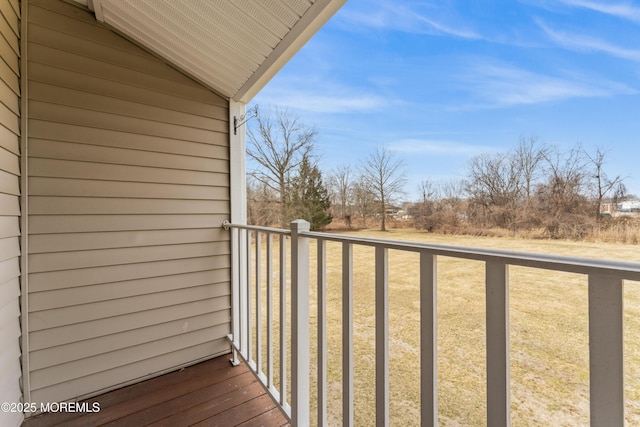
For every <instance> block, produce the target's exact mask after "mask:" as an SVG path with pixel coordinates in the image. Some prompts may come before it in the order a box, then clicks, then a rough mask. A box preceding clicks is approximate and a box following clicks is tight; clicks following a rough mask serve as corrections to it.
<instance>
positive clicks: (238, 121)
mask: <svg viewBox="0 0 640 427" xmlns="http://www.w3.org/2000/svg"><path fill="white" fill-rule="evenodd" d="M255 117H258V106H257V105H255V106H254V107H252V108H250V109H249V111H247V112H246V113H244V114H243V115H241V116H240V118H238V117H237V116H233V134H234V135H237V134H238V128H239V127H240V126H242V125H244V124H245V123H247V122H248V121H249V120H251V119H253V118H255Z"/></svg>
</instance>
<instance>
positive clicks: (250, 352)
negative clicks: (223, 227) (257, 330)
mask: <svg viewBox="0 0 640 427" xmlns="http://www.w3.org/2000/svg"><path fill="white" fill-rule="evenodd" d="M251 262H252V260H251V232H250V231H247V283H246V301H247V315H246V319H247V327H246V330H247V341H246V343H247V354H246V359H247V362H248V363H249V365H251V360H252V357H253V331H252V326H251Z"/></svg>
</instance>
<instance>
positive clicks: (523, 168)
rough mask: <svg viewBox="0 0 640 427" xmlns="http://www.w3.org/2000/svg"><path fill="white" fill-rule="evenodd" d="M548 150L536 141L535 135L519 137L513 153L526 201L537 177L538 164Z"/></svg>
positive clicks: (529, 197)
mask: <svg viewBox="0 0 640 427" xmlns="http://www.w3.org/2000/svg"><path fill="white" fill-rule="evenodd" d="M548 150H549V149H548V147H546V146H545V145H541V144H539V143H538V139H537V138H536V137H535V136H531V137H529V139H526V138H520V141H519V142H518V146H517V147H516V150H515V152H514V154H513V155H514V156H515V159H516V162H517V164H518V169H519V172H520V175H521V177H522V180H523V185H524V189H523V191H524V195H525V197H526V199H527V201H528V200H530V199H531V196H532V191H533V184H534V182H535V181H536V179H537V178H538V174H539V172H540V169H541V168H540V165H541V164H542V161H543V160H544V159H545V156H546V155H547V152H548Z"/></svg>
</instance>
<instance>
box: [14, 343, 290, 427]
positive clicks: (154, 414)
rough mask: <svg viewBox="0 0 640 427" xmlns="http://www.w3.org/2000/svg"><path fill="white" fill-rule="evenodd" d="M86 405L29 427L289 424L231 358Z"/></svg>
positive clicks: (249, 374)
mask: <svg viewBox="0 0 640 427" xmlns="http://www.w3.org/2000/svg"><path fill="white" fill-rule="evenodd" d="M81 404H83V405H86V407H88V408H92V409H91V410H89V411H79V412H71V411H58V412H55V410H54V412H50V413H46V414H42V415H40V416H37V417H34V418H29V419H28V420H27V421H25V422H24V423H23V427H50V426H60V425H63V426H66V427H72V426H78V427H86V426H103V425H109V426H142V425H154V426H191V425H202V426H207V425H220V426H245V427H248V426H265V427H280V426H284V425H288V420H287V418H286V416H285V415H284V413H283V412H282V411H281V410H280V408H279V407H278V406H277V405H276V403H275V402H274V401H273V400H272V399H271V398H270V397H269V395H268V394H267V393H266V391H265V389H264V387H263V386H262V384H260V383H259V382H258V381H257V379H256V377H255V375H254V374H253V373H252V372H251V371H250V370H249V369H248V367H247V365H246V364H240V365H238V366H236V367H233V366H231V364H230V363H229V357H226V356H220V357H217V358H215V359H211V360H209V361H206V362H202V363H198V364H197V365H193V366H190V367H187V368H184V369H181V370H179V371H175V372H172V373H169V374H165V375H162V376H160V377H156V378H153V379H150V380H147V381H143V382H140V383H137V384H134V385H131V386H128V387H124V388H121V389H117V390H114V391H111V392H109V393H105V394H102V395H100V396H96V397H94V398H91V399H87V400H85V401H83V402H81ZM94 409H98V410H94Z"/></svg>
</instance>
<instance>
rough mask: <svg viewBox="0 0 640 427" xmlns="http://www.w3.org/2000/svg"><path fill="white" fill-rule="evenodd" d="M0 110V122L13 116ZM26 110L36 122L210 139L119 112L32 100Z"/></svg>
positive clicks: (223, 129) (219, 127)
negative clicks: (106, 111) (3, 118)
mask: <svg viewBox="0 0 640 427" xmlns="http://www.w3.org/2000/svg"><path fill="white" fill-rule="evenodd" d="M2 107H3V106H2V104H0V118H2V117H3V116H8V114H13V113H11V111H10V110H8V109H7V108H6V107H4V108H5V109H6V111H7V113H3V111H2ZM28 108H29V115H30V117H33V118H34V119H38V120H46V121H51V122H56V123H67V124H72V125H79V126H89V127H95V128H98V129H110V130H116V131H121V132H130V133H135V134H140V135H150V136H159V137H162V138H174V139H177V140H184V141H191V142H200V143H207V142H208V141H209V140H210V139H211V131H208V130H204V129H196V128H186V127H184V126H180V125H174V124H170V123H164V122H161V121H154V120H148V119H139V118H135V117H130V116H128V115H126V113H127V112H126V111H122V112H121V114H111V113H103V112H99V111H90V110H84V109H82V108H76V107H68V106H65V105H60V104H54V103H49V102H42V101H34V100H29V105H28ZM12 125H13V126H15V129H16V131H19V127H17V126H18V120H17V118H16V119H15V123H12ZM8 127H9V129H12V130H13V129H14V128H13V127H11V126H8ZM216 127H217V129H215V131H216V132H220V133H226V132H228V125H227V124H226V123H225V122H222V121H218V122H216Z"/></svg>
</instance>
